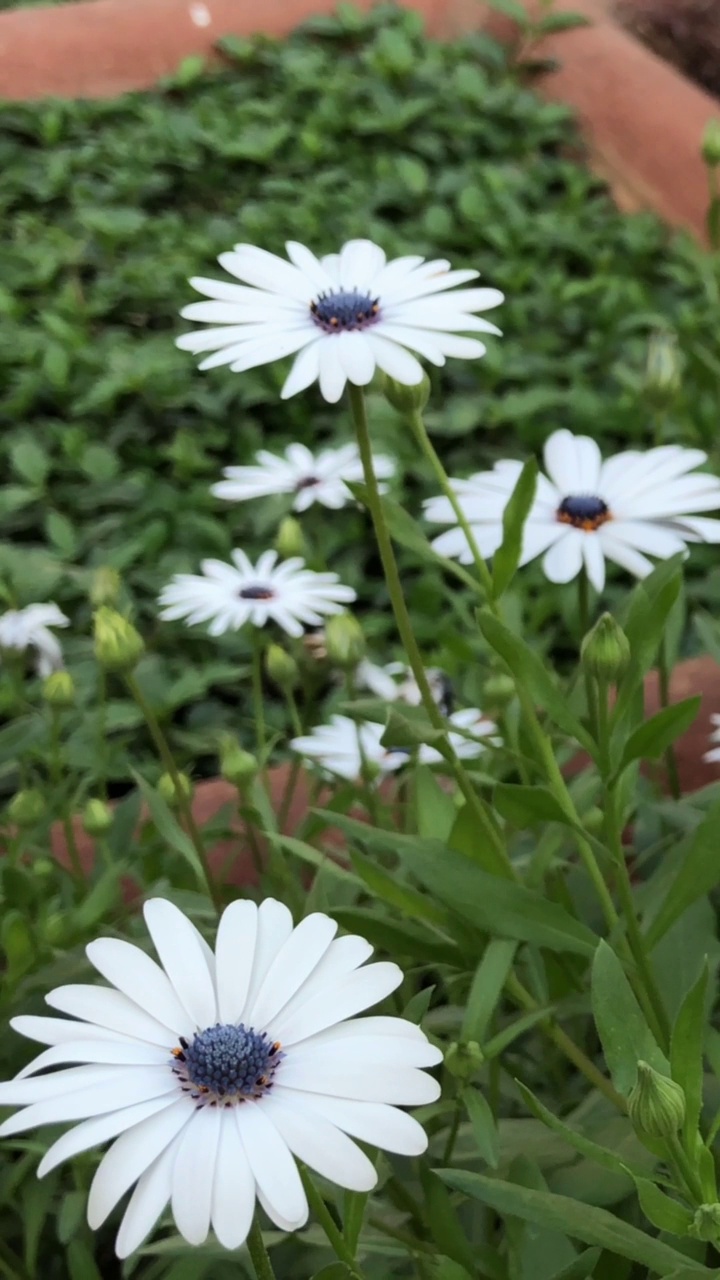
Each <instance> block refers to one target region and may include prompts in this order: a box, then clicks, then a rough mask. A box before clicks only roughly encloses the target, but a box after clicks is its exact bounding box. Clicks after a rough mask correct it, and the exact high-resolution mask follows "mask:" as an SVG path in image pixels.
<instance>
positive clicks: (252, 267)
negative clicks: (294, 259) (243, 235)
mask: <svg viewBox="0 0 720 1280" xmlns="http://www.w3.org/2000/svg"><path fill="white" fill-rule="evenodd" d="M218 262H219V263H220V265H221V266H223V267H224V268H225V270H226V271H229V272H230V274H231V275H233V276H235V277H236V278H237V279H238V280H243V281H245V282H246V283H247V284H252V285H254V286H255V287H256V288H257V289H267V290H268V291H269V292H270V293H277V294H280V295H281V296H285V297H286V298H294V299H296V301H298V302H307V304H308V306H309V305H310V303H311V301H312V295H313V287H312V283H311V282H310V281H308V280H307V278H306V277H305V275H304V273H303V272H302V271H298V269H297V267H293V266H291V264H290V263H289V262H285V261H284V259H283V258H278V257H277V256H276V255H275V254H274V253H268V252H267V250H265V249H258V248H257V247H256V246H255V245H252V244H236V245H235V249H234V251H233V252H232V253H221V254H220V256H219V258H218Z"/></svg>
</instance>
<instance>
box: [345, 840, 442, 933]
mask: <svg viewBox="0 0 720 1280" xmlns="http://www.w3.org/2000/svg"><path fill="white" fill-rule="evenodd" d="M350 861H351V863H352V867H353V870H354V872H355V874H356V875H357V876H359V878H360V879H361V880H362V882H363V884H365V885H366V886H367V888H368V889H369V890H370V892H371V893H372V894H374V896H375V897H376V898H380V899H382V901H383V902H387V903H388V904H389V905H390V906H392V907H397V909H398V911H401V912H402V913H403V915H406V916H409V917H410V919H412V920H425V921H427V922H428V923H430V924H436V925H439V926H440V927H442V926H443V925H446V924H447V912H446V911H444V910H443V908H442V907H439V906H438V905H437V903H435V902H431V901H430V899H429V898H428V897H427V894H424V893H420V892H419V891H418V890H417V889H415V888H413V886H412V885H409V884H406V883H404V881H403V880H401V879H399V878H398V876H397V874H393V873H392V872H390V871H386V870H385V868H384V867H381V866H380V864H379V863H378V862H377V861H375V860H373V859H372V858H367V857H366V856H365V854H363V853H360V852H359V851H358V850H357V849H351V850H350Z"/></svg>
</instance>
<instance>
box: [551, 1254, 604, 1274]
mask: <svg viewBox="0 0 720 1280" xmlns="http://www.w3.org/2000/svg"><path fill="white" fill-rule="evenodd" d="M601 1253H602V1249H597V1248H596V1249H583V1251H582V1253H581V1254H579V1255H578V1257H577V1258H575V1260H574V1261H573V1262H571V1263H570V1265H569V1266H567V1267H563V1269H562V1271H556V1273H555V1275H554V1276H551V1277H550V1280H590V1277H591V1276H592V1275H594V1272H595V1268H596V1266H597V1264H598V1261H599V1259H600V1255H601Z"/></svg>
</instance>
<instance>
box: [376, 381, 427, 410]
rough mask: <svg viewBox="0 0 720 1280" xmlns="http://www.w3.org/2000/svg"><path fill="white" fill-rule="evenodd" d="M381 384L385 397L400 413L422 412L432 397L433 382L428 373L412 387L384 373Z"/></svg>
mask: <svg viewBox="0 0 720 1280" xmlns="http://www.w3.org/2000/svg"><path fill="white" fill-rule="evenodd" d="M381 385H382V389H383V394H384V396H385V399H386V400H387V401H388V403H389V404H391V405H392V407H393V409H397V411H398V413H422V411H423V409H424V408H425V405H426V404H427V402H428V400H429V399H430V391H431V384H430V379H429V378H428V376H427V374H426V373H424V374H423V376H422V378H421V380H420V382H416V383H415V384H414V386H411V387H408V386H406V385H405V383H404V382H396V380H395V378H390V377H388V375H387V374H386V373H384V374H383V376H382V382H381Z"/></svg>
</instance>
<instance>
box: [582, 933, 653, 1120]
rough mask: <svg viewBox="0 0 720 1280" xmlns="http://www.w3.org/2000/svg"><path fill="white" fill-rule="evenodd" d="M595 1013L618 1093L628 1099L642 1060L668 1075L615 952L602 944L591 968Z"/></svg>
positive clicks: (592, 998) (607, 1061)
mask: <svg viewBox="0 0 720 1280" xmlns="http://www.w3.org/2000/svg"><path fill="white" fill-rule="evenodd" d="M591 1000H592V1011H593V1017H594V1019H595V1025H596V1027H597V1030H598V1035H599V1036H600V1040H601V1043H602V1047H603V1052H604V1054H605V1061H606V1063H607V1066H608V1070H609V1072H610V1075H611V1077H612V1082H613V1084H614V1085H615V1088H616V1089H617V1091H618V1093H621V1094H622V1095H623V1097H627V1095H628V1094H629V1092H630V1090H631V1089H632V1087H633V1085H634V1084H635V1079H636V1076H637V1064H638V1062H639V1061H640V1059H642V1060H643V1061H644V1062H648V1063H649V1064H650V1066H651V1067H654V1068H655V1070H656V1071H660V1072H661V1073H662V1074H663V1075H668V1074H669V1072H670V1065H669V1063H668V1061H667V1058H665V1056H664V1055H663V1054H662V1053H661V1051H660V1049H659V1048H658V1045H657V1044H656V1042H655V1038H654V1036H653V1034H652V1032H651V1031H650V1028H649V1027H648V1025H647V1022H646V1021H645V1017H644V1015H643V1013H642V1011H641V1009H640V1005H639V1004H638V1002H637V1000H636V998H635V995H634V992H633V990H632V987H631V986H630V983H629V982H628V980H627V978H626V976H625V972H624V970H623V967H622V965H621V963H620V961H619V960H618V958H617V956H616V955H615V952H614V951H613V950H612V949H611V948H610V947H609V946H608V944H607V943H606V942H605V941H601V942H600V943H599V945H598V949H597V951H596V952H595V959H594V960H593V967H592V988H591Z"/></svg>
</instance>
